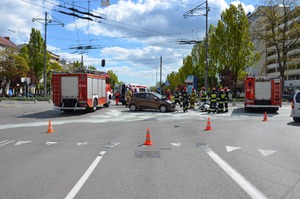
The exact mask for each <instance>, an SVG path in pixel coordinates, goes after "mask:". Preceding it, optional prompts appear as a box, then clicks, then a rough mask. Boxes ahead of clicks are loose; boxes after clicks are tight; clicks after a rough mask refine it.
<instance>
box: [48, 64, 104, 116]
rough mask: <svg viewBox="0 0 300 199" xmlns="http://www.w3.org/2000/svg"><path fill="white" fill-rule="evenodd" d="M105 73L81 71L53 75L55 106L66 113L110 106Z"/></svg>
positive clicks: (92, 110)
mask: <svg viewBox="0 0 300 199" xmlns="http://www.w3.org/2000/svg"><path fill="white" fill-rule="evenodd" d="M108 78H109V76H108V75H107V74H106V73H105V72H101V71H94V70H86V69H81V70H77V71H75V72H73V73H54V74H53V75H52V95H53V96H52V100H53V103H54V106H55V107H57V108H59V109H60V110H63V111H65V112H68V111H73V110H87V111H91V112H94V111H96V110H97V107H100V106H104V107H108V106H109V101H108V97H107V89H108V88H107V79H108Z"/></svg>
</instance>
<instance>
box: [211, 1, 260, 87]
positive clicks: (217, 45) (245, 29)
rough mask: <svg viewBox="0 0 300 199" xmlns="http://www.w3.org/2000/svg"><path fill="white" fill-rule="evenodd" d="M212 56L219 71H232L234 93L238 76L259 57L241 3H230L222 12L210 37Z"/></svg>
mask: <svg viewBox="0 0 300 199" xmlns="http://www.w3.org/2000/svg"><path fill="white" fill-rule="evenodd" d="M210 48H213V50H212V51H210V56H212V57H214V58H215V61H216V63H217V66H218V72H220V71H221V70H222V69H224V68H227V69H229V70H231V71H232V74H233V80H234V93H235V91H236V83H237V80H238V76H239V74H240V73H241V72H243V71H245V70H246V68H247V67H248V66H250V65H252V64H253V63H254V62H256V61H257V60H258V59H259V54H258V53H257V52H255V47H254V44H253V43H252V42H251V39H250V34H249V23H248V19H247V17H246V14H245V11H244V9H243V7H242V5H241V4H239V5H238V7H236V6H234V5H233V4H231V5H230V7H229V8H228V9H226V10H225V11H224V12H223V13H222V14H221V19H220V20H219V22H218V25H217V26H216V27H215V32H214V33H213V34H212V35H211V39H210Z"/></svg>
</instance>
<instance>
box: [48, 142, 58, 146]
mask: <svg viewBox="0 0 300 199" xmlns="http://www.w3.org/2000/svg"><path fill="white" fill-rule="evenodd" d="M57 143H58V142H46V145H48V146H49V145H53V144H57Z"/></svg>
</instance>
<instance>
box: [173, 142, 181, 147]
mask: <svg viewBox="0 0 300 199" xmlns="http://www.w3.org/2000/svg"><path fill="white" fill-rule="evenodd" d="M171 145H173V146H181V143H178V142H177V143H171Z"/></svg>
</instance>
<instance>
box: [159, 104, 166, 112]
mask: <svg viewBox="0 0 300 199" xmlns="http://www.w3.org/2000/svg"><path fill="white" fill-rule="evenodd" d="M159 110H160V112H163V113H164V112H166V111H167V107H166V106H165V105H161V106H160V107H159Z"/></svg>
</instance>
